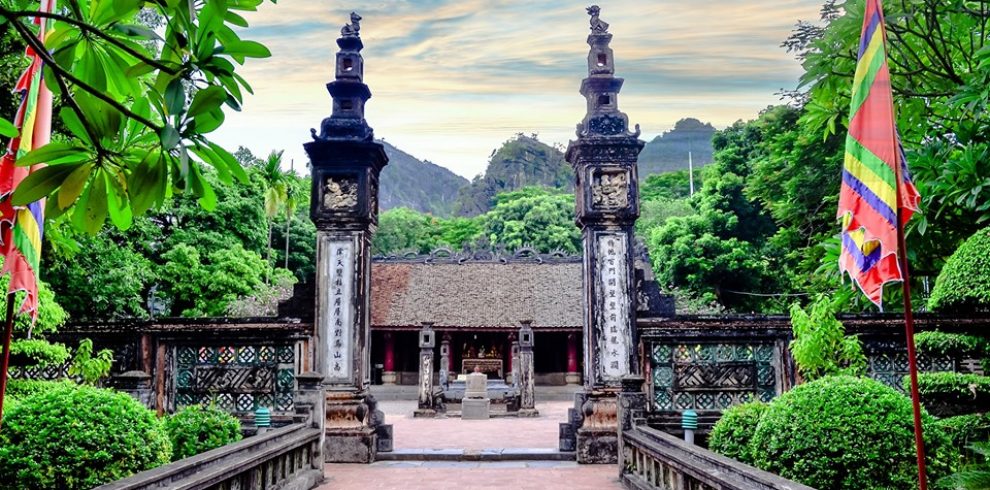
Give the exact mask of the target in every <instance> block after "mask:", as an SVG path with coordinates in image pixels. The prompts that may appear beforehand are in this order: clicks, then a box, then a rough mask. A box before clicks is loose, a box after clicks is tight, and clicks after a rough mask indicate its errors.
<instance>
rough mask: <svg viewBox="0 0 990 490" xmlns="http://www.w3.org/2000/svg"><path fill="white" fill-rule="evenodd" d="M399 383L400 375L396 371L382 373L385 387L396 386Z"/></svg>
mask: <svg viewBox="0 0 990 490" xmlns="http://www.w3.org/2000/svg"><path fill="white" fill-rule="evenodd" d="M398 381H399V373H397V372H395V371H385V372H383V373H382V384H383V385H394V384H396V383H397V382H398Z"/></svg>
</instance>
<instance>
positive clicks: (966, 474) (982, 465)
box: [947, 442, 990, 490]
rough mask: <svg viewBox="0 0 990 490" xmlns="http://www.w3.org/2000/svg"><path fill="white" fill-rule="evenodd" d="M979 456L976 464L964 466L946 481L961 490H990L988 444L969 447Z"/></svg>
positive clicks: (989, 444) (976, 444)
mask: <svg viewBox="0 0 990 490" xmlns="http://www.w3.org/2000/svg"><path fill="white" fill-rule="evenodd" d="M970 449H971V450H973V451H974V452H975V453H977V454H978V455H979V458H980V460H979V461H977V462H973V463H969V464H965V465H963V466H962V467H961V468H960V471H959V472H958V473H956V474H954V475H952V476H951V477H950V478H947V480H948V481H949V482H950V483H951V484H953V485H956V486H957V487H956V488H961V489H963V490H988V489H990V443H986V442H980V443H975V444H973V445H972V446H970Z"/></svg>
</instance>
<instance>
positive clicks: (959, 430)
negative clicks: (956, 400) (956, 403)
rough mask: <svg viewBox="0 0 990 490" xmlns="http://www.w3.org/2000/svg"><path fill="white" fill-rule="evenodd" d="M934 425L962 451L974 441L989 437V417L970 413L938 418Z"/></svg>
mask: <svg viewBox="0 0 990 490" xmlns="http://www.w3.org/2000/svg"><path fill="white" fill-rule="evenodd" d="M935 425H936V426H938V428H939V429H940V430H941V431H942V433H944V434H945V435H946V437H948V438H949V439H950V440H951V441H952V445H953V446H955V448H956V449H958V450H960V451H963V450H965V449H966V448H967V447H969V446H970V445H971V444H973V443H975V442H983V441H986V440H987V439H988V438H990V417H987V415H986V414H981V413H971V414H966V415H957V416H955V417H946V418H944V419H939V420H938V421H936V422H935Z"/></svg>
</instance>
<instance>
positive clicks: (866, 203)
mask: <svg viewBox="0 0 990 490" xmlns="http://www.w3.org/2000/svg"><path fill="white" fill-rule="evenodd" d="M860 39H861V40H860V44H859V61H858V62H857V64H856V75H855V77H854V78H853V88H852V102H851V109H850V118H849V135H848V136H847V137H846V156H845V165H844V168H843V170H842V190H841V192H840V194H839V218H841V220H842V254H841V255H840V257H839V270H840V271H841V272H844V273H848V274H849V275H850V277H852V279H853V281H854V282H855V283H856V284H857V285H858V286H859V288H860V289H862V291H863V293H865V294H866V296H867V297H868V298H870V301H872V302H873V303H875V304H876V305H877V306H880V307H881V308H882V304H881V300H882V297H883V286H884V284H887V283H888V282H894V281H900V280H902V278H903V274H902V273H901V268H900V264H899V263H898V258H897V257H898V256H897V254H898V232H899V230H898V228H899V227H901V226H903V225H904V224H905V223H907V221H908V220H909V219H911V215H912V214H914V211H916V210H917V209H918V202H919V201H920V196H919V195H918V190H917V189H916V188H915V186H914V184H913V183H912V182H911V177H910V175H909V174H908V168H907V162H906V159H905V158H904V151H903V148H901V145H900V137H899V136H898V134H897V127H896V125H895V119H894V99H893V94H892V91H891V87H890V70H889V69H888V66H887V50H886V41H887V34H886V31H885V30H884V20H883V8H882V7H881V5H880V0H867V2H866V13H865V16H864V18H863V31H862V36H861V38H860ZM898 215H899V216H900V220H899V221H898ZM900 253H904V251H903V250H902V251H900Z"/></svg>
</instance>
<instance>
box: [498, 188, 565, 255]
mask: <svg viewBox="0 0 990 490" xmlns="http://www.w3.org/2000/svg"><path fill="white" fill-rule="evenodd" d="M574 206H575V204H574V195H573V194H560V193H559V192H557V191H553V190H550V189H539V188H525V189H523V190H521V191H516V192H511V193H505V194H501V195H499V196H498V202H497V204H496V205H495V208H494V209H492V210H491V211H489V212H488V213H485V214H484V215H483V216H482V220H483V223H484V225H483V226H484V234H485V236H487V237H488V240H489V241H490V242H491V243H500V244H504V245H505V246H506V248H508V249H509V250H515V249H518V248H520V247H523V246H532V247H534V248H536V249H538V250H540V251H542V252H549V251H552V250H558V249H559V250H564V251H567V252H577V251H578V250H581V231H580V230H579V229H578V228H577V227H576V226H574Z"/></svg>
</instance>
